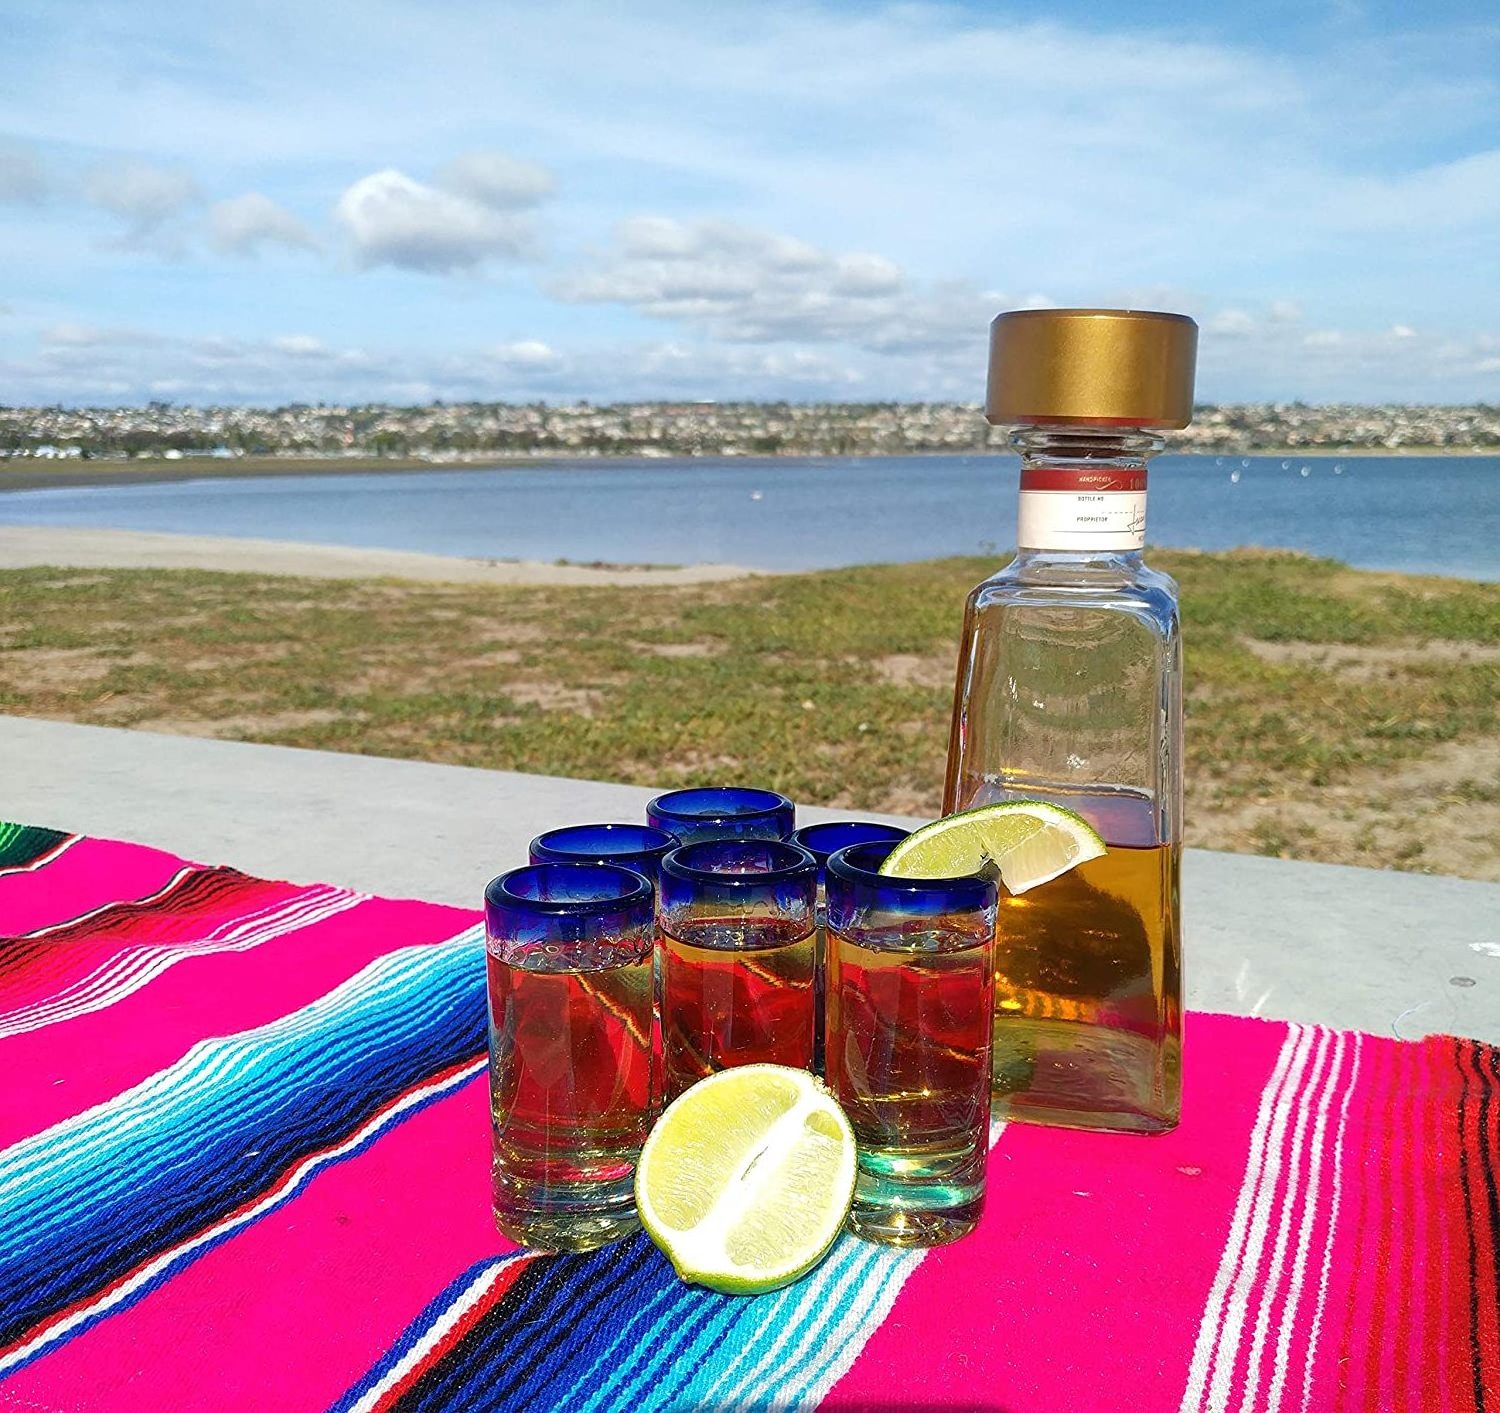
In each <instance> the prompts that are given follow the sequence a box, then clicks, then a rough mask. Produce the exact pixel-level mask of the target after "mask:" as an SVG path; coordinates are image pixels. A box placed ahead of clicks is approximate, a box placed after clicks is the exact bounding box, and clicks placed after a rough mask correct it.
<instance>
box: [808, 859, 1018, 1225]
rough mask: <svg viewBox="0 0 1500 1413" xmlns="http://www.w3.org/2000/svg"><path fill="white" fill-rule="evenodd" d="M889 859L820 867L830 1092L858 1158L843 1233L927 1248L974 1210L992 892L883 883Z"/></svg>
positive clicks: (942, 881)
mask: <svg viewBox="0 0 1500 1413" xmlns="http://www.w3.org/2000/svg"><path fill="white" fill-rule="evenodd" d="M893 847H894V846H893V845H892V844H889V843H882V844H856V845H853V846H852V847H850V848H847V849H841V850H839V852H838V853H836V854H834V855H833V856H832V857H831V858H830V859H829V860H828V997H827V1006H828V1017H827V1023H828V1055H827V1064H828V1085H829V1088H830V1089H832V1090H833V1094H834V1097H835V1098H836V1099H837V1100H838V1101H839V1103H840V1104H841V1105H843V1108H844V1112H845V1113H847V1114H848V1115H849V1122H850V1123H851V1124H852V1125H853V1126H854V1137H855V1141H856V1143H857V1144H858V1148H859V1171H858V1176H857V1178H856V1182H855V1189H854V1206H853V1208H852V1210H851V1211H850V1214H849V1226H850V1228H851V1230H853V1231H854V1232H855V1234H856V1235H858V1236H862V1237H864V1238H865V1239H866V1240H869V1241H879V1242H884V1243H887V1244H888V1245H892V1246H936V1245H940V1244H941V1243H943V1242H947V1241H954V1240H956V1239H957V1238H959V1237H961V1236H963V1235H965V1234H966V1233H967V1232H970V1231H972V1230H973V1229H974V1226H975V1224H976V1223H977V1222H978V1221H979V1214H980V1212H981V1211H982V1210H983V1207H984V1167H985V1159H986V1156H987V1153H988V1147H989V1144H988V1138H989V1119H990V1008H991V1007H992V1005H993V1004H994V945H995V909H996V903H997V890H996V886H995V884H994V883H992V882H991V881H990V880H989V879H987V878H983V877H980V876H979V875H977V874H975V875H970V876H968V877H965V878H885V877H882V876H881V875H880V874H879V873H878V872H877V871H876V870H878V869H879V867H880V864H881V862H882V861H883V860H884V859H885V856H886V855H887V854H888V853H890V851H891V849H892V848H893Z"/></svg>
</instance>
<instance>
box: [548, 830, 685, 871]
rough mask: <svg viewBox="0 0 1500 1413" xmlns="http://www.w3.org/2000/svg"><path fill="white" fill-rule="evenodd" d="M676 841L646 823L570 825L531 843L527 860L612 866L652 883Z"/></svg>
mask: <svg viewBox="0 0 1500 1413" xmlns="http://www.w3.org/2000/svg"><path fill="white" fill-rule="evenodd" d="M676 847H677V840H676V839H675V838H674V837H673V836H672V835H670V834H668V833H666V832H665V831H664V830H661V829H653V828H651V827H650V826H649V825H646V824H571V825H568V826H566V827H564V828H562V829H549V830H548V831H547V832H546V833H545V834H538V835H537V836H536V838H535V839H533V840H532V841H531V848H530V853H531V861H532V863H534V864H540V863H594V864H616V865H618V866H619V867H620V868H633V869H634V870H635V871H636V872H637V873H642V874H645V876H646V877H647V878H648V879H650V880H651V882H652V883H653V884H654V883H655V882H656V879H657V875H658V874H659V873H660V872H661V861H662V860H663V859H664V858H665V857H666V856H667V855H668V854H669V853H671V852H672V850H673V849H675V848H676Z"/></svg>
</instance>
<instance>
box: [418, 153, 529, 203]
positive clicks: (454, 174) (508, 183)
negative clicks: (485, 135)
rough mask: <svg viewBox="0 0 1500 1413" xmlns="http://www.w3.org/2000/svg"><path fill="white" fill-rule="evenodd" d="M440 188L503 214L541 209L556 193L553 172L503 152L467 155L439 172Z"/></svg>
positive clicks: (438, 181)
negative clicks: (528, 209)
mask: <svg viewBox="0 0 1500 1413" xmlns="http://www.w3.org/2000/svg"><path fill="white" fill-rule="evenodd" d="M437 185H438V186H440V187H442V188H443V189H444V190H445V191H451V192H452V193H454V195H456V196H466V197H468V198H469V199H470V200H472V201H477V202H479V203H480V204H481V205H483V206H493V207H495V208H496V209H497V210H500V211H524V210H526V209H527V208H529V207H532V206H538V205H540V204H541V203H542V202H543V201H545V200H546V199H547V198H548V197H549V196H551V195H552V193H553V192H554V191H555V190H556V187H557V183H556V182H555V181H554V180H553V176H552V173H551V172H549V171H548V170H547V169H546V168H545V167H539V166H537V165H536V163H535V162H522V161H520V160H518V159H517V158H515V157H507V156H505V154H504V153H501V152H468V153H465V154H464V155H463V156H462V157H456V158H454V160H453V161H451V162H450V163H448V165H447V166H446V167H444V168H443V169H442V171H441V172H439V173H438V178H437Z"/></svg>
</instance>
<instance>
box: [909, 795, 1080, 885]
mask: <svg viewBox="0 0 1500 1413" xmlns="http://www.w3.org/2000/svg"><path fill="white" fill-rule="evenodd" d="M1104 851H1105V850H1104V840H1103V839H1101V838H1100V837H1099V835H1098V834H1097V833H1096V832H1095V830H1094V827H1093V826H1092V825H1091V824H1090V823H1089V822H1088V820H1086V819H1084V818H1082V817H1081V816H1079V815H1076V814H1074V813H1073V811H1072V810H1065V809H1063V808H1062V806H1061V805H1049V804H1044V803H1042V802H1041V801H1039V800H1005V801H1003V802H1002V803H1000V804H998V805H980V806H979V807H978V808H977V809H971V810H961V811H960V812H959V813H958V814H950V815H948V816H947V817H946V818H945V819H937V820H934V821H933V822H932V823H931V824H927V825H923V827H922V828H921V829H918V830H917V831H916V832H915V833H912V834H908V835H907V836H906V838H905V839H903V840H902V841H901V842H900V843H899V844H897V845H896V847H895V848H894V849H892V850H891V852H890V853H889V854H888V855H887V856H886V860H885V862H884V863H883V864H881V865H880V871H881V873H883V874H886V875H887V876H888V877H892V878H960V877H962V876H963V875H964V874H967V873H978V872H979V870H980V869H982V868H983V867H984V866H985V864H987V863H993V864H994V865H995V867H996V868H998V869H999V870H1000V881H1001V882H1002V883H1004V884H1005V886H1006V888H1007V889H1008V890H1009V891H1010V892H1012V893H1024V892H1026V890H1027V889H1029V888H1035V887H1036V886H1037V885H1038V884H1039V883H1046V882H1048V880H1050V879H1053V878H1056V877H1057V875H1058V874H1060V873H1066V872H1067V871H1068V870H1069V869H1070V868H1073V867H1074V866H1075V865H1077V864H1081V863H1085V862H1087V861H1088V860H1089V859H1097V858H1098V857H1099V856H1100V855H1101V854H1102V853H1104Z"/></svg>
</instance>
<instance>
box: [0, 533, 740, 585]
mask: <svg viewBox="0 0 1500 1413" xmlns="http://www.w3.org/2000/svg"><path fill="white" fill-rule="evenodd" d="M42 565H59V566H67V567H69V568H77V569H212V570H218V571H220V572H224V573H234V574H295V575H301V576H304V577H307V578H311V579H415V580H427V581H437V582H442V583H450V584H511V585H516V584H520V585H533V586H553V585H576V586H587V585H609V584H639V585H662V584H709V583H715V582H719V581H722V580H725V579H742V578H745V577H746V576H747V575H749V574H750V573H751V572H752V571H751V570H748V569H742V568H740V567H739V566H738V565H733V564H690V565H686V566H683V567H681V568H663V567H656V566H650V567H647V566H639V565H628V564H597V565H596V564H547V563H542V562H541V561H538V560H507V559H459V558H452V557H449V556H447V555H440V554H418V553H415V552H413V551H410V550H389V549H360V548H357V547H354V546H348V545H309V544H299V543H297V542H295V541H290V540H251V539H239V538H232V537H230V536H227V535H167V534H159V533H156V532H150V531H144V530H81V529H70V528H61V527H54V526H47V525H0V569H29V568H35V567H38V566H42ZM756 572H759V571H756Z"/></svg>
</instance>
